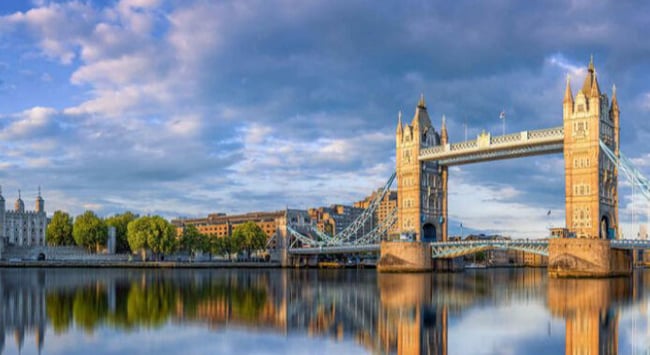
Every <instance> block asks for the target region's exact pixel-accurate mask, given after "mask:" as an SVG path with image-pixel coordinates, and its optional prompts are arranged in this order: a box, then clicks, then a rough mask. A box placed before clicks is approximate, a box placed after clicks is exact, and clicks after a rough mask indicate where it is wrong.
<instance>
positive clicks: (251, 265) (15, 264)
mask: <svg viewBox="0 0 650 355" xmlns="http://www.w3.org/2000/svg"><path fill="white" fill-rule="evenodd" d="M43 267H47V268H133V269H268V268H280V267H281V265H280V263H277V262H228V261H205V262H177V261H91V260H79V261H75V260H65V261H57V260H45V261H33V260H29V261H25V260H21V261H0V268H43Z"/></svg>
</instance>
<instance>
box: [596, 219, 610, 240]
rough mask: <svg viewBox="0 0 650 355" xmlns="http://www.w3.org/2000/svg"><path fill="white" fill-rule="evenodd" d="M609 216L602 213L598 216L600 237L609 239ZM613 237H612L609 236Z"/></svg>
mask: <svg viewBox="0 0 650 355" xmlns="http://www.w3.org/2000/svg"><path fill="white" fill-rule="evenodd" d="M609 225H610V224H609V217H607V215H604V216H602V217H601V218H600V227H599V228H600V239H610V235H609ZM611 239H613V238H611Z"/></svg>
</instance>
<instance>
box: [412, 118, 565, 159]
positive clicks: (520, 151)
mask: <svg viewBox="0 0 650 355" xmlns="http://www.w3.org/2000/svg"><path fill="white" fill-rule="evenodd" d="M563 149H564V128H563V127H553V128H548V129H540V130H535V131H523V132H518V133H512V134H506V135H503V136H496V137H492V136H491V135H490V134H489V133H483V134H481V135H479V136H478V137H477V138H476V139H474V140H469V141H465V142H460V143H453V144H445V145H439V146H436V147H429V148H424V149H422V150H420V156H419V160H421V161H429V160H435V161H438V162H440V164H442V165H461V164H469V163H476V162H482V161H490V160H499V159H509V158H516V157H523V156H532V155H540V154H552V153H562V151H563Z"/></svg>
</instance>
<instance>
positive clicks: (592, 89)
mask: <svg viewBox="0 0 650 355" xmlns="http://www.w3.org/2000/svg"><path fill="white" fill-rule="evenodd" d="M612 91H613V92H612V100H611V103H610V102H609V100H608V98H607V95H606V94H603V93H601V91H600V87H599V85H598V80H597V79H596V69H595V67H594V62H593V57H592V59H591V62H590V63H589V67H588V69H587V76H586V77H585V80H584V83H583V85H582V89H580V90H579V91H578V92H577V93H576V96H575V98H574V97H573V92H572V90H571V86H570V84H569V80H568V78H567V83H566V90H565V94H564V101H563V105H562V107H563V121H564V172H565V174H564V175H565V186H566V197H565V199H566V207H565V211H566V227H567V229H568V230H569V231H570V232H572V233H575V236H576V237H577V238H600V239H614V238H616V237H617V236H616V231H617V230H618V229H619V221H618V190H617V186H618V175H617V170H616V166H615V165H614V164H613V163H612V162H611V161H609V159H606V158H605V157H604V154H603V153H602V150H601V148H600V144H601V142H602V144H605V145H606V146H608V147H609V149H611V150H612V151H613V152H614V153H615V154H618V149H619V137H620V134H619V113H620V112H619V107H618V102H617V100H616V88H614V89H613V90H612ZM599 152H600V153H599Z"/></svg>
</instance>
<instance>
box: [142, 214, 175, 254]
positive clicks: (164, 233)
mask: <svg viewBox="0 0 650 355" xmlns="http://www.w3.org/2000/svg"><path fill="white" fill-rule="evenodd" d="M149 223H150V232H149V234H148V235H147V244H148V245H149V248H150V249H151V251H152V252H154V253H155V254H157V255H158V256H159V255H161V254H170V253H172V252H173V251H174V250H176V228H175V227H174V226H173V225H172V224H171V223H169V222H168V221H167V220H166V219H164V218H162V217H160V216H153V217H150V222H149Z"/></svg>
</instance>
